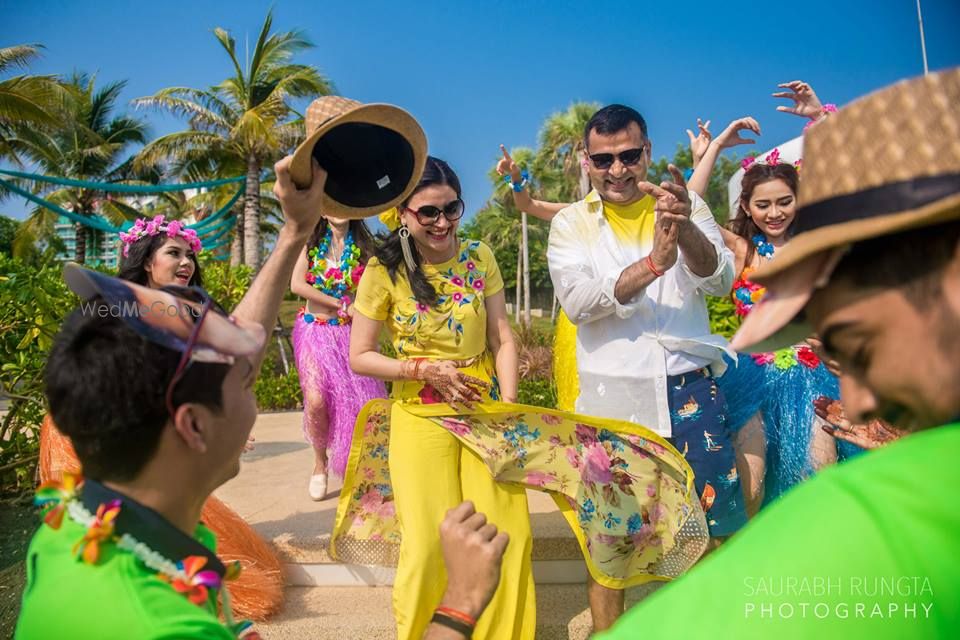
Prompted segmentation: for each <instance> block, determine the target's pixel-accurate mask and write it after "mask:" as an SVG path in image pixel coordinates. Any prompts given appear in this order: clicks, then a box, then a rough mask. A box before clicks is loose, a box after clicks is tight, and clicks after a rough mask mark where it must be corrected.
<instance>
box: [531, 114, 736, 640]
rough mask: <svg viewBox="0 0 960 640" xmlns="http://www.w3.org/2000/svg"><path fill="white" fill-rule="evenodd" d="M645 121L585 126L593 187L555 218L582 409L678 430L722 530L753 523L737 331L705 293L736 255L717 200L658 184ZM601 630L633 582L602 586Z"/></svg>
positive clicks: (595, 599)
mask: <svg viewBox="0 0 960 640" xmlns="http://www.w3.org/2000/svg"><path fill="white" fill-rule="evenodd" d="M651 154H652V150H651V143H650V140H649V139H648V137H647V126H646V122H645V121H644V119H643V117H642V116H641V115H640V114H639V113H637V111H635V110H634V109H631V108H630V107H626V106H623V105H610V106H607V107H604V108H603V109H601V110H599V111H598V112H597V113H596V114H594V115H593V117H592V118H591V119H590V121H589V122H588V123H587V126H586V130H585V132H584V156H583V162H584V164H585V165H586V167H587V171H588V173H589V176H590V182H591V184H592V186H593V191H592V192H591V193H590V194H589V195H588V196H587V197H586V198H585V199H584V200H582V201H580V202H576V203H574V204H572V205H571V206H569V207H567V208H566V209H564V210H562V211H560V212H559V213H558V214H557V216H556V217H555V218H554V219H553V221H552V222H551V227H550V241H549V247H548V250H547V260H548V262H549V267H550V276H551V278H552V280H553V285H554V289H555V290H556V292H557V297H558V298H559V300H560V304H561V306H562V307H563V309H564V311H565V312H566V314H567V315H568V316H569V318H570V320H571V321H572V322H573V323H574V324H576V325H577V372H578V375H579V377H580V396H579V397H578V399H577V403H576V410H577V411H578V412H581V413H586V414H590V415H596V416H603V417H610V418H618V419H622V420H629V421H632V422H636V423H638V424H641V425H643V426H645V427H647V428H649V429H652V430H654V431H656V432H657V433H659V434H660V435H662V436H664V437H666V438H668V439H670V441H671V442H672V443H673V444H674V446H676V448H677V449H678V450H679V451H680V452H681V453H683V454H684V456H685V457H686V459H687V461H688V462H689V463H690V465H691V467H692V468H693V470H694V474H695V476H696V488H697V491H698V492H699V494H700V496H701V502H702V503H703V506H704V510H705V511H706V515H707V522H708V525H709V527H710V533H711V536H713V537H716V538H722V537H725V536H729V535H730V534H732V533H733V532H734V531H736V530H737V529H738V528H739V527H740V526H742V525H743V523H744V522H745V520H746V516H745V513H744V510H743V504H742V496H741V490H740V481H739V478H738V476H737V471H736V464H735V460H734V455H733V448H732V443H731V439H730V434H729V432H728V430H727V428H726V425H725V412H726V402H725V400H724V398H723V395H722V393H721V392H720V391H719V390H718V389H717V387H716V385H715V384H714V380H713V376H714V375H719V374H720V373H721V372H722V368H723V367H724V364H723V354H724V353H725V352H726V353H729V354H731V357H733V355H732V352H731V351H729V347H728V345H727V343H726V341H725V340H724V339H723V338H722V337H720V336H715V335H711V334H710V325H709V320H708V316H707V309H706V301H705V299H704V295H705V294H711V295H717V296H722V295H726V294H728V293H729V291H730V287H731V285H732V283H733V275H734V274H733V255H732V253H731V252H730V251H729V249H727V248H726V247H725V246H724V244H723V240H722V238H721V235H720V229H719V227H718V225H717V223H716V221H715V220H714V218H713V215H712V214H711V213H710V209H709V208H708V207H707V205H706V203H704V202H703V200H701V199H700V198H699V197H698V196H697V195H696V194H694V193H690V192H688V191H687V189H686V185H685V183H684V181H683V178H682V176H681V174H680V172H679V170H678V169H677V168H676V167H674V166H673V165H671V166H670V173H671V174H672V175H673V179H674V182H663V183H661V184H660V185H659V186H658V185H655V184H651V183H650V182H648V181H647V171H648V169H649V167H650V158H651ZM589 597H590V607H591V611H592V613H593V618H594V627H595V628H596V629H597V630H600V629H605V628H607V627H609V626H610V625H611V624H612V623H613V621H614V620H615V619H616V618H617V617H618V616H619V615H620V614H621V613H622V612H623V592H622V591H613V590H610V589H606V588H605V587H603V586H601V585H599V584H597V583H595V582H593V581H592V580H591V582H590V585H589Z"/></svg>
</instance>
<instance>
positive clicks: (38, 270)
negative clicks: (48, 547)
mask: <svg viewBox="0 0 960 640" xmlns="http://www.w3.org/2000/svg"><path fill="white" fill-rule="evenodd" d="M61 274H62V267H61V265H60V264H59V263H56V262H47V263H44V264H41V265H39V266H36V265H31V264H27V263H24V262H22V261H20V260H18V259H14V258H10V257H8V256H5V255H0V362H2V363H3V365H2V366H0V393H2V394H3V395H9V396H10V401H9V405H8V407H7V410H8V412H7V415H6V416H4V417H3V419H2V421H0V466H7V465H11V464H13V465H15V466H13V467H12V468H10V469H8V470H7V471H6V472H4V473H3V475H2V476H0V486H2V487H3V489H5V490H11V489H17V488H22V487H23V486H26V485H30V484H32V480H33V470H34V467H35V463H34V462H33V460H34V458H35V456H36V454H37V451H38V446H39V443H38V434H39V431H38V427H39V424H40V421H41V420H42V419H43V415H44V413H45V408H44V407H45V399H44V393H43V370H44V367H45V366H46V362H47V352H48V351H49V350H50V347H51V345H52V344H53V338H54V336H56V334H57V331H58V330H59V328H60V323H61V322H62V321H63V318H64V316H65V315H66V314H67V313H68V312H70V311H72V310H73V308H74V307H75V306H76V305H77V304H78V299H77V297H76V296H74V295H73V293H71V292H70V291H69V290H68V289H67V286H66V284H65V283H64V282H63V277H62V275H61ZM18 462H23V463H24V464H16V463H18Z"/></svg>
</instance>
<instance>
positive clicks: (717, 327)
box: [707, 296, 740, 340]
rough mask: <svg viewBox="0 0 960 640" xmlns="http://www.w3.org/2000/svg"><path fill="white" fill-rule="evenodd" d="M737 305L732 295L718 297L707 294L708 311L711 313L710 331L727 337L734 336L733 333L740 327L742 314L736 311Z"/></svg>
mask: <svg viewBox="0 0 960 640" xmlns="http://www.w3.org/2000/svg"><path fill="white" fill-rule="evenodd" d="M735 309H736V307H735V306H734V304H733V299H732V298H731V297H730V296H723V297H722V298H716V297H714V296H707V312H708V313H709V314H710V333H716V334H718V335H721V336H723V337H724V338H727V339H728V340H729V339H730V338H732V337H733V334H734V333H736V332H737V329H739V328H740V316H738V315H737V314H736V313H735Z"/></svg>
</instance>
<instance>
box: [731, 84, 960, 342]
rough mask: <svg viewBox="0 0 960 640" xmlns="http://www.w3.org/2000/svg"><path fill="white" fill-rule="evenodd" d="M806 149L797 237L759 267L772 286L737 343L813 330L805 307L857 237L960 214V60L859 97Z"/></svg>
mask: <svg viewBox="0 0 960 640" xmlns="http://www.w3.org/2000/svg"><path fill="white" fill-rule="evenodd" d="M803 156H804V158H803V173H802V176H801V179H800V189H799V193H798V194H797V200H798V202H799V203H800V207H799V208H798V210H797V221H796V223H795V225H794V229H795V234H796V235H795V236H794V237H793V238H792V239H791V240H790V242H789V243H788V244H787V246H786V247H784V248H783V249H781V250H779V251H777V255H776V258H775V259H774V260H772V261H770V262H768V263H766V264H764V265H763V266H762V267H760V268H759V269H757V271H755V272H754V273H753V274H751V276H750V279H751V280H755V281H756V282H759V283H761V284H763V285H765V286H766V288H767V293H766V295H765V296H764V298H763V299H762V300H761V301H760V302H759V303H757V304H756V306H754V308H753V310H752V311H751V312H750V315H749V316H747V318H746V319H745V320H744V323H743V325H742V326H741V328H740V330H739V331H738V332H737V334H736V335H735V336H734V339H733V347H734V348H735V349H738V350H751V351H770V350H774V349H776V348H780V347H784V346H788V345H790V344H795V343H796V342H797V341H798V340H802V339H803V338H805V337H807V336H809V335H810V334H811V333H812V332H813V330H812V327H810V326H809V325H808V324H807V323H806V322H805V319H804V316H803V313H802V311H803V309H804V307H805V306H806V304H807V302H808V301H809V300H810V297H811V295H812V294H813V291H814V290H815V289H816V288H818V287H822V286H824V285H825V284H826V283H827V282H828V281H829V278H830V275H831V273H832V272H833V269H834V268H835V267H836V265H837V264H838V263H839V261H840V259H841V258H842V257H843V254H844V253H845V252H846V251H847V250H848V249H849V247H850V246H851V245H852V244H854V243H856V242H860V241H864V240H869V239H871V238H877V237H880V236H886V235H891V234H896V233H900V232H903V231H907V230H909V229H915V228H919V227H925V226H930V225H936V224H942V223H946V222H949V221H951V220H958V219H960V67H958V68H954V69H949V70H947V71H942V72H939V73H932V74H930V75H927V76H923V77H921V78H915V79H912V80H906V81H903V82H899V83H897V84H895V85H892V86H890V87H886V88H884V89H881V90H879V91H877V92H875V93H872V94H870V95H868V96H866V97H864V98H861V99H859V100H857V101H856V102H853V103H851V104H850V105H848V106H846V107H844V108H843V109H841V110H840V111H839V112H838V113H836V114H833V115H832V116H830V117H828V118H826V119H825V120H823V121H821V122H819V123H817V124H816V125H814V126H813V127H811V128H810V129H809V131H808V132H807V134H806V136H805V139H804V152H803Z"/></svg>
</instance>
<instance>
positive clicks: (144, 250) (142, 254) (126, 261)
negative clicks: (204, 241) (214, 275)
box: [117, 233, 203, 287]
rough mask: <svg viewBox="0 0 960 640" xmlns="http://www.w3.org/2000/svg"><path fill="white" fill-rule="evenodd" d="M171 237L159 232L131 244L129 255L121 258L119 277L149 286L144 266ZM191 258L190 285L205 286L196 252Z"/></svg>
mask: <svg viewBox="0 0 960 640" xmlns="http://www.w3.org/2000/svg"><path fill="white" fill-rule="evenodd" d="M169 239H170V236H168V235H167V234H165V233H158V234H156V235H153V236H147V237H146V238H141V239H140V240H137V241H136V242H134V243H133V244H131V245H127V246H129V250H128V253H127V255H125V256H123V258H122V259H121V260H120V269H119V270H118V272H117V277H118V278H120V279H121V280H129V281H130V282H136V283H137V284H142V285H143V286H145V287H146V286H149V285H148V284H147V283H148V282H149V280H148V278H147V270H146V269H144V266H145V265H146V264H147V263H148V262H150V260H151V259H152V258H153V256H154V255H155V254H156V253H157V251H159V250H160V247H162V246H163V245H164V244H165V243H166V241H167V240H169ZM190 259H191V260H192V261H193V276H191V278H190V282H189V284H190V286H194V287H202V286H203V277H202V276H201V275H200V261H199V260H197V256H196V254H193V255H191V257H190Z"/></svg>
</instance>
